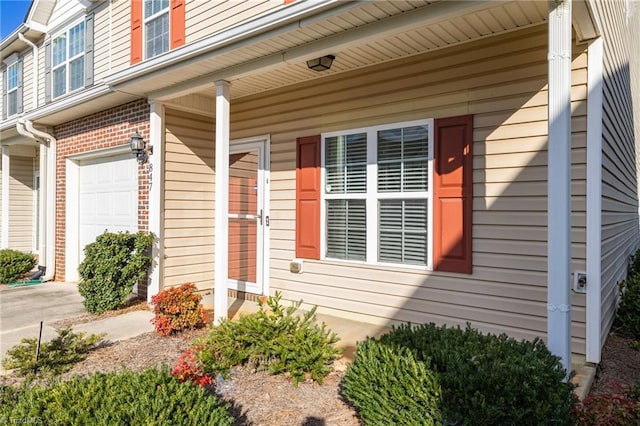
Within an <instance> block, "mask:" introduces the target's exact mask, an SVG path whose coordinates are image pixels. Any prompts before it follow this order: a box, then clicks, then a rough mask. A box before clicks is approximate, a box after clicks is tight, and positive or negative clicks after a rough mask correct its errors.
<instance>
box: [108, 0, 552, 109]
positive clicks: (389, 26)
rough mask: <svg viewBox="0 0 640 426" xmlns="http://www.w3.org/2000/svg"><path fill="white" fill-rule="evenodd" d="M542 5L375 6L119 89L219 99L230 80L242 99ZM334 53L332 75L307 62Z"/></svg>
mask: <svg viewBox="0 0 640 426" xmlns="http://www.w3.org/2000/svg"><path fill="white" fill-rule="evenodd" d="M547 13H548V12H547V3H546V2H543V1H527V2H522V1H496V2H494V1H465V2H462V1H460V2H458V1H455V2H450V1H426V0H406V1H398V0H393V1H372V2H355V3H352V4H350V7H345V6H344V4H343V5H342V7H341V8H339V9H337V11H336V12H334V13H333V14H332V13H327V12H326V11H325V12H324V14H323V15H322V16H318V17H311V18H307V19H305V20H301V21H298V23H297V24H298V25H297V27H296V28H295V29H292V30H290V31H280V32H279V33H278V34H273V35H269V36H265V35H264V34H263V35H260V36H257V37H256V40H255V41H254V40H251V42H248V43H241V45H240V43H239V45H238V46H230V47H225V48H223V49H220V50H219V51H218V50H214V51H211V52H210V53H208V54H206V55H202V56H201V57H199V58H192V59H190V60H188V61H185V63H184V64H180V65H178V66H174V67H172V68H171V69H170V70H164V71H159V72H155V73H153V74H150V75H148V76H145V77H142V78H137V79H135V80H131V81H128V82H126V83H124V84H121V85H118V84H117V83H116V84H114V88H115V89H117V90H124V91H127V92H129V93H135V94H139V95H141V96H148V97H150V98H154V99H159V100H165V101H167V100H170V99H175V98H177V97H180V96H184V95H187V94H192V93H199V94H201V95H205V96H210V97H214V96H215V87H214V82H215V81H216V80H220V79H224V80H227V81H230V82H231V87H232V89H231V97H232V98H239V97H243V96H248V95H252V94H256V93H260V92H263V91H266V90H271V89H275V88H279V87H283V86H288V85H291V84H296V83H300V82H303V81H308V80H313V79H317V78H321V77H325V76H327V75H331V74H335V73H341V72H345V71H350V70H354V69H358V68H362V67H366V66H369V65H373V64H378V63H383V62H387V61H391V60H395V59H399V58H403V57H407V56H412V55H416V54H420V53H424V52H428V51H432V50H436V49H441V48H445V47H448V46H453V45H457V44H460V43H465V42H468V41H472V40H477V39H480V38H483V37H489V36H493V35H497V34H501V33H505V32H508V31H514V30H518V29H522V28H526V27H530V26H533V25H539V24H541V23H544V22H545V21H546V16H547ZM327 54H333V55H335V56H336V59H335V61H334V63H333V66H332V68H331V70H329V71H324V72H316V71H311V70H309V69H308V68H307V66H306V60H307V59H311V58H315V57H318V56H323V55H327Z"/></svg>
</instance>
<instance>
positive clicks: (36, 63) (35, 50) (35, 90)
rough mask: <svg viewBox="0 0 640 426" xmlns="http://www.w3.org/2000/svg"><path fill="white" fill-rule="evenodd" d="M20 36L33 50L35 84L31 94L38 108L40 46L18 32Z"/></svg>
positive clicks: (33, 106) (34, 105) (34, 106)
mask: <svg viewBox="0 0 640 426" xmlns="http://www.w3.org/2000/svg"><path fill="white" fill-rule="evenodd" d="M18 38H19V39H20V40H22V41H24V42H25V43H27V44H28V45H29V46H31V51H32V52H33V72H32V73H31V76H32V77H34V78H33V81H32V83H31V84H32V86H33V88H32V90H33V94H32V95H31V99H32V109H36V108H38V79H37V78H36V77H35V76H38V75H40V72H39V69H38V66H39V64H40V62H39V58H38V46H36V45H35V44H34V43H33V42H32V41H31V40H29V39H28V38H26V37H25V36H24V34H22V33H18Z"/></svg>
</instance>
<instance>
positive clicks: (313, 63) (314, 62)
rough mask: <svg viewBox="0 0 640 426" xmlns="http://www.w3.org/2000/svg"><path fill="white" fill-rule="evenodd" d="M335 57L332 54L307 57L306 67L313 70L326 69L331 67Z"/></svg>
mask: <svg viewBox="0 0 640 426" xmlns="http://www.w3.org/2000/svg"><path fill="white" fill-rule="evenodd" d="M335 58H336V57H335V56H333V55H326V56H321V57H319V58H315V59H309V60H308V61H307V68H309V69H310V70H314V71H326V70H328V69H330V68H331V64H333V60H334V59H335Z"/></svg>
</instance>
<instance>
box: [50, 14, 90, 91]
mask: <svg viewBox="0 0 640 426" xmlns="http://www.w3.org/2000/svg"><path fill="white" fill-rule="evenodd" d="M93 22H94V16H93V14H92V13H89V14H88V15H85V16H84V19H83V20H82V21H75V23H74V24H73V25H71V26H70V27H67V28H66V29H65V30H64V31H61V32H57V33H54V36H53V37H52V38H51V39H49V40H47V41H46V42H45V43H44V49H45V61H44V74H45V78H44V101H45V103H49V102H51V101H52V99H55V98H59V97H62V96H64V95H66V94H68V93H72V92H74V91H76V90H79V89H82V88H83V87H88V86H91V85H93V51H94V46H93V27H94V25H93Z"/></svg>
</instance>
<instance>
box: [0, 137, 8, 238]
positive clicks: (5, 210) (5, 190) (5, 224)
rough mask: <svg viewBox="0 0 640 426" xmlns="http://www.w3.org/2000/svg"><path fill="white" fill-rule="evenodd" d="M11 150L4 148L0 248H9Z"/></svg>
mask: <svg viewBox="0 0 640 426" xmlns="http://www.w3.org/2000/svg"><path fill="white" fill-rule="evenodd" d="M10 149H11V148H9V147H8V146H6V145H4V146H3V147H2V224H1V225H0V226H1V228H0V229H1V230H2V236H1V237H0V248H3V249H5V248H8V247H9V182H10V179H11V169H10V167H11V166H10V164H11V157H10V156H9V150H10Z"/></svg>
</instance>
